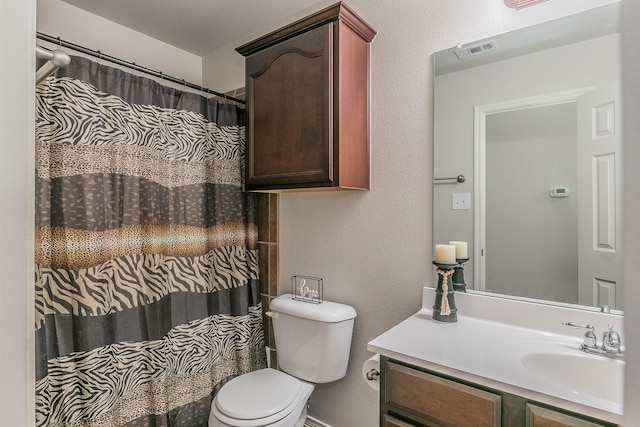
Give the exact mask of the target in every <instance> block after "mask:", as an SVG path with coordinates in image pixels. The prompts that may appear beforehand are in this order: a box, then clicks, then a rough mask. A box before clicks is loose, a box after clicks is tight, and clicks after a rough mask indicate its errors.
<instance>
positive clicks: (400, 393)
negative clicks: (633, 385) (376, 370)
mask: <svg viewBox="0 0 640 427" xmlns="http://www.w3.org/2000/svg"><path fill="white" fill-rule="evenodd" d="M380 370H381V375H380V426H382V427H467V426H468V427H482V426H492V427H598V426H599V427H602V426H609V427H612V426H615V424H611V423H607V422H604V421H598V420H595V419H591V418H588V417H583V416H581V415H579V414H573V413H570V412H568V411H564V410H562V409H557V408H552V407H549V406H548V405H544V404H540V403H538V402H532V401H529V400H528V399H526V398H524V397H520V396H516V395H513V394H510V393H505V392H502V391H499V390H493V389H489V388H486V387H482V386H479V385H476V384H471V383H468V382H466V381H462V380H458V379H456V378H452V377H449V376H446V375H442V374H439V373H436V372H430V371H428V370H425V369H420V368H416V367H413V366H410V365H407V364H404V363H402V362H397V361H394V360H390V359H388V358H387V357H384V356H383V357H381V358H380Z"/></svg>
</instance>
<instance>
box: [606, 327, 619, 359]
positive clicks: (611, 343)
mask: <svg viewBox="0 0 640 427" xmlns="http://www.w3.org/2000/svg"><path fill="white" fill-rule="evenodd" d="M620 346H621V343H620V334H618V333H617V332H616V331H614V330H613V326H611V325H609V330H608V331H607V332H605V333H603V334H602V348H603V349H604V350H605V351H607V352H609V353H620V351H621V350H620Z"/></svg>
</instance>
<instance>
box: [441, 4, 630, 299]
mask: <svg viewBox="0 0 640 427" xmlns="http://www.w3.org/2000/svg"><path fill="white" fill-rule="evenodd" d="M619 9H620V6H619V3H614V4H611V5H607V6H603V7H599V8H596V9H591V10H588V11H585V12H581V13H579V14H575V15H571V16H567V17H564V18H561V19H558V20H554V21H549V22H545V23H542V24H539V25H535V26H532V27H527V28H523V29H520V30H517V31H513V32H510V33H505V34H501V35H498V36H495V37H491V38H489V39H484V40H479V41H477V42H473V43H468V44H465V45H462V46H457V47H455V48H451V49H448V50H445V51H441V52H437V53H436V54H435V55H434V67H435V69H434V189H433V197H434V200H433V205H434V213H433V221H434V222H433V228H434V229H433V236H434V243H437V244H440V243H448V242H449V241H452V240H456V241H466V242H468V257H469V261H468V262H466V263H465V264H464V267H465V268H464V277H465V283H466V285H467V286H466V288H467V291H469V292H490V293H492V294H495V295H501V296H509V297H517V298H527V299H534V300H537V301H543V302H546V303H558V304H572V305H573V304H575V305H579V306H582V307H598V308H599V307H602V306H604V305H607V306H609V307H610V308H611V309H615V308H616V307H621V301H620V299H621V293H622V292H621V283H620V277H619V260H618V258H619V244H620V243H619V242H620V227H619V225H618V224H620V214H621V209H620V202H621V193H620V190H621V184H622V183H621V173H620V172H621V170H620V169H621V168H620V160H621V159H620V157H621V153H620V146H621V136H620V131H621V123H620V120H621V112H620V110H621V103H620V98H621V94H620V34H619V28H618V21H619V13H620V10H619ZM459 175H463V177H459ZM458 178H459V179H458ZM460 181H463V182H460ZM434 283H435V282H434Z"/></svg>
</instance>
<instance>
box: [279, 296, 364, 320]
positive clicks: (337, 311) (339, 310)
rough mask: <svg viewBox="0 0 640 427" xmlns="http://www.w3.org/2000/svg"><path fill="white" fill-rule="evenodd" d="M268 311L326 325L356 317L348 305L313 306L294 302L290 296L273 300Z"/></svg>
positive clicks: (330, 303) (307, 303)
mask: <svg viewBox="0 0 640 427" xmlns="http://www.w3.org/2000/svg"><path fill="white" fill-rule="evenodd" d="M269 309H270V310H271V311H275V312H278V313H284V314H289V315H291V316H296V317H302V318H304V319H309V320H315V321H318V322H326V323H336V322H343V321H345V320H350V319H353V318H355V317H356V311H355V310H354V308H353V307H351V306H349V305H346V304H340V303H337V302H331V301H323V302H321V303H320V304H313V303H309V302H304V301H299V300H295V299H293V297H292V295H291V294H285V295H280V296H279V297H277V298H275V299H274V300H273V301H271V303H270V304H269Z"/></svg>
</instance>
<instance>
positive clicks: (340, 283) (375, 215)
mask: <svg viewBox="0 0 640 427" xmlns="http://www.w3.org/2000/svg"><path fill="white" fill-rule="evenodd" d="M604 3H605V2H598V5H601V4H604ZM349 5H350V6H351V7H352V8H353V9H354V10H355V11H356V12H357V13H358V14H360V15H361V16H362V17H363V18H364V19H365V20H366V21H367V22H368V23H369V24H371V25H372V26H373V27H374V28H375V29H376V30H378V35H377V36H376V38H375V39H374V41H373V43H372V46H371V70H372V71H371V76H372V77H371V80H372V82H371V83H372V84H371V99H372V103H371V170H372V177H371V190H370V191H368V192H340V193H300V194H283V195H281V198H280V240H279V251H280V253H279V258H280V270H279V274H280V291H281V292H283V291H286V290H287V288H288V279H289V278H290V277H291V276H292V275H294V274H309V275H316V276H320V277H322V278H323V279H324V284H325V298H326V299H328V300H334V301H338V302H344V303H347V304H351V305H353V306H354V307H355V309H356V311H357V313H358V318H357V319H356V324H355V331H354V339H353V344H352V355H351V360H350V366H349V369H348V372H347V376H346V378H345V379H343V380H341V381H339V382H336V383H333V384H327V385H320V386H318V387H317V388H316V391H315V392H314V394H313V396H312V398H311V407H310V414H311V415H312V416H315V417H317V418H319V419H321V420H322V421H324V422H326V423H328V424H329V425H331V426H334V427H370V426H373V425H376V424H377V417H378V415H377V412H378V397H377V395H376V394H375V393H373V392H372V390H371V389H370V388H368V387H367V386H366V385H365V384H364V381H363V379H362V378H361V374H360V370H361V366H362V363H363V362H364V361H365V360H366V359H367V358H368V357H370V356H371V354H370V353H369V352H368V351H367V350H366V345H367V342H368V341H369V340H371V339H373V338H374V337H376V336H377V335H378V334H380V333H381V332H383V331H385V330H386V329H388V328H390V327H391V326H393V325H395V324H396V323H398V322H399V321H401V320H403V319H404V318H405V317H407V316H408V315H410V314H411V313H413V312H415V311H416V310H418V308H419V305H420V294H421V287H422V286H423V285H428V284H430V282H431V279H430V278H431V275H432V268H433V266H432V265H431V260H432V235H431V210H432V203H431V197H432V192H431V182H432V119H431V117H432V102H431V99H432V84H431V79H432V75H431V66H432V64H431V55H432V54H433V53H434V52H436V51H438V50H442V49H444V48H448V47H450V46H452V45H455V44H456V43H457V42H463V43H464V42H468V41H471V40H477V39H480V38H483V37H486V36H489V35H492V34H495V33H497V32H504V31H507V30H511V29H514V28H517V27H521V26H525V25H531V24H534V23H537V22H540V21H543V20H548V19H552V18H554V17H557V16H559V15H561V14H563V13H567V12H569V11H570V12H576V11H578V10H582V9H585V8H589V7H593V6H595V5H596V2H585V1H574V0H568V1H563V2H547V3H544V4H541V5H539V6H536V7H534V8H530V9H523V10H521V11H518V12H515V11H512V10H509V9H507V8H506V7H504V3H503V2H501V1H495V2H469V1H464V0H435V1H429V2H424V1H423V0H405V1H403V2H401V3H398V2H388V1H374V2H372V1H367V0H350V1H349ZM561 9H562V10H561ZM415 338H416V339H425V340H428V339H429V337H415Z"/></svg>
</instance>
